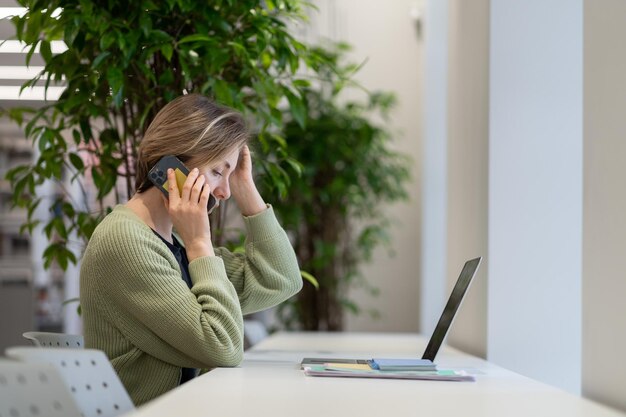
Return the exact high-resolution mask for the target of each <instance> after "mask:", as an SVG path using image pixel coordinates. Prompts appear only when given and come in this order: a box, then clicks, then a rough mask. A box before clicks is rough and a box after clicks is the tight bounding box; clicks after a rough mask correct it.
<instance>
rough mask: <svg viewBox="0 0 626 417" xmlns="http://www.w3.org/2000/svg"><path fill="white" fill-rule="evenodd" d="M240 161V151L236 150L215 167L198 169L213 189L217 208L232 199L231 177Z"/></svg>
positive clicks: (212, 192)
mask: <svg viewBox="0 0 626 417" xmlns="http://www.w3.org/2000/svg"><path fill="white" fill-rule="evenodd" d="M238 159H239V149H235V150H233V151H232V152H231V153H230V154H228V155H226V157H225V158H224V159H222V160H220V161H218V162H217V163H216V164H214V165H210V166H204V167H198V168H199V169H200V174H201V175H204V177H205V178H206V182H207V184H209V187H210V188H211V194H213V196H214V197H215V198H216V199H217V204H216V207H217V206H218V205H219V202H220V201H222V200H228V198H230V183H229V182H230V175H231V174H232V173H233V172H234V171H235V169H236V168H237V161H238Z"/></svg>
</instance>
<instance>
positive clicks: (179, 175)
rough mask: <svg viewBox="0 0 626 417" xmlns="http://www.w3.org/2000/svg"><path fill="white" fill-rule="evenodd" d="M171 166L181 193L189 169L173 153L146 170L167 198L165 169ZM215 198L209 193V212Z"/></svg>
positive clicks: (214, 205) (149, 177)
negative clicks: (148, 170)
mask: <svg viewBox="0 0 626 417" xmlns="http://www.w3.org/2000/svg"><path fill="white" fill-rule="evenodd" d="M169 168H171V169H173V170H174V174H175V175H176V185H177V186H178V192H179V193H180V195H182V191H183V185H184V184H185V180H186V179H187V176H188V175H189V169H188V168H187V167H186V166H185V164H183V163H182V162H181V160H180V159H178V158H177V157H175V156H174V155H167V156H164V157H163V158H161V159H160V160H159V162H157V163H156V165H155V166H154V167H152V169H151V170H150V172H148V179H149V180H150V181H151V182H152V183H153V184H154V185H155V186H156V187H157V188H158V189H159V190H161V192H162V193H163V194H164V195H165V197H167V198H168V199H169V197H170V193H169V192H168V188H169V187H168V182H167V170H168V169H169ZM216 203H217V199H216V198H215V197H214V196H213V194H211V195H210V196H209V202H208V204H207V212H208V213H209V214H211V211H213V209H214V208H215V207H217V205H216Z"/></svg>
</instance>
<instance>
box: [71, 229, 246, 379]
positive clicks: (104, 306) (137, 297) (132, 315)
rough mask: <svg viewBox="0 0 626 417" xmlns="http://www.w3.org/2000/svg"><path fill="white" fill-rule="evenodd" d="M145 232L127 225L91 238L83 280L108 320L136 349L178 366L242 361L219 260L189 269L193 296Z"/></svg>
mask: <svg viewBox="0 0 626 417" xmlns="http://www.w3.org/2000/svg"><path fill="white" fill-rule="evenodd" d="M154 237H155V236H154V235H153V234H152V232H151V231H150V230H149V229H147V228H145V229H143V230H137V228H134V229H133V228H132V227H128V225H127V224H125V223H124V222H118V223H114V224H113V225H111V226H109V230H107V233H103V234H99V236H95V235H94V236H93V237H92V241H91V242H90V245H89V246H88V248H87V251H86V253H85V258H84V262H83V270H82V274H86V275H88V276H89V278H90V281H91V282H90V284H91V285H93V286H94V288H96V295H95V296H92V297H89V299H91V300H95V302H96V303H98V307H99V308H98V310H100V311H103V312H104V317H105V318H106V319H107V320H110V321H112V322H114V324H115V325H116V328H117V329H119V330H120V332H121V333H122V334H123V336H124V337H125V338H126V339H128V340H129V341H130V342H131V343H132V344H133V345H135V346H137V348H139V349H140V350H143V351H145V352H146V353H148V354H150V355H152V356H154V357H156V358H158V359H160V360H163V361H165V362H167V363H170V364H173V365H177V366H181V367H216V366H236V365H238V364H239V363H240V362H241V360H242V358H243V318H242V312H241V307H240V305H239V300H238V297H237V293H236V291H235V288H234V287H233V284H232V283H231V282H230V281H229V280H228V278H227V275H226V270H225V268H224V262H223V261H222V259H220V258H218V257H202V258H198V259H195V260H194V261H192V262H191V263H190V264H189V273H190V276H191V280H192V283H193V285H192V288H191V291H190V290H189V288H188V287H187V285H186V284H185V283H184V281H183V280H182V279H181V277H180V276H181V275H180V268H179V266H178V263H177V262H176V259H175V258H174V256H173V255H172V253H171V252H170V251H169V249H168V248H167V247H166V246H165V245H164V244H163V243H162V242H160V241H159V240H158V239H155V238H154Z"/></svg>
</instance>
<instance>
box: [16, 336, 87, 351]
mask: <svg viewBox="0 0 626 417" xmlns="http://www.w3.org/2000/svg"><path fill="white" fill-rule="evenodd" d="M22 336H24V337H25V338H26V339H28V340H30V341H31V342H32V343H33V345H35V346H38V347H55V348H83V347H84V346H85V340H84V338H83V336H82V335H79V334H66V333H49V332H26V333H23V334H22Z"/></svg>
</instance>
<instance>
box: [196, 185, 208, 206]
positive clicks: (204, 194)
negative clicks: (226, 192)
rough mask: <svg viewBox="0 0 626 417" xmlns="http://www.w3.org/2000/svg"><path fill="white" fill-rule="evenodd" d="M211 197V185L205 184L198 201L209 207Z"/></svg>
mask: <svg viewBox="0 0 626 417" xmlns="http://www.w3.org/2000/svg"><path fill="white" fill-rule="evenodd" d="M209 198H211V187H209V184H205V185H204V188H202V193H200V200H199V201H198V203H199V204H200V205H202V206H203V207H207V206H208V204H209Z"/></svg>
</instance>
